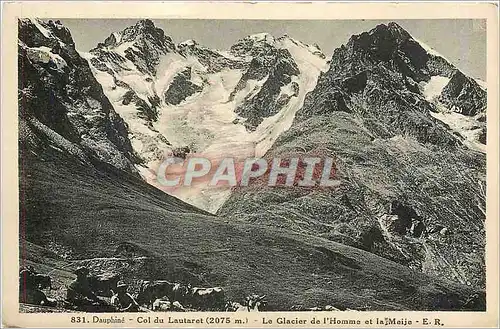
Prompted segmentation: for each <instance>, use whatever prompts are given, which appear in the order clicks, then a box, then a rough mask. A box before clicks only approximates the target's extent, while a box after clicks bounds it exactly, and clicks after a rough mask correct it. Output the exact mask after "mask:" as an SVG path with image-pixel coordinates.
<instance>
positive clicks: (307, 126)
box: [18, 19, 487, 310]
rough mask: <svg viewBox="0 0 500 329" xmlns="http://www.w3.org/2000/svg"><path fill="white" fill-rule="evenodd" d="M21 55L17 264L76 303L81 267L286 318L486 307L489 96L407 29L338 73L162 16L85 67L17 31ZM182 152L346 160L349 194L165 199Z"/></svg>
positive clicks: (343, 172) (111, 41)
mask: <svg viewBox="0 0 500 329" xmlns="http://www.w3.org/2000/svg"><path fill="white" fill-rule="evenodd" d="M18 59H19V61H18V63H19V89H18V90H19V92H18V99H19V150H20V153H19V166H20V176H19V184H20V205H19V206H20V210H21V211H20V214H21V218H20V232H21V246H20V248H21V257H22V259H21V262H28V263H30V264H33V265H35V266H37V267H39V268H41V269H47V270H51V271H52V270H56V273H58V278H57V280H58V282H59V283H60V287H61V289H62V287H63V286H64V284H66V283H67V280H68V279H69V278H70V277H71V275H70V274H69V272H68V270H67V269H68V268H71V267H74V266H76V265H78V264H85V265H87V266H90V267H91V268H92V269H94V270H95V271H104V272H105V271H120V272H121V273H124V275H125V276H126V278H128V279H129V280H131V281H133V280H136V279H137V278H138V277H141V278H144V279H161V278H163V279H172V280H178V281H186V282H190V283H193V284H199V285H211V286H213V285H221V286H223V287H224V288H225V289H226V291H227V293H228V295H229V296H231V297H232V298H236V299H238V298H243V297H244V296H245V294H249V293H253V292H259V293H267V294H268V298H269V307H270V309H272V310H290V309H298V310H300V309H307V308H312V307H318V306H324V305H327V304H329V305H333V306H335V307H337V308H340V309H357V310H436V309H448V310H463V309H474V310H478V309H484V289H485V262H484V247H485V232H484V220H485V191H486V189H485V186H486V154H485V144H486V94H487V91H486V88H485V84H484V83H483V82H482V81H478V80H476V79H473V78H471V77H469V76H467V75H466V74H464V73H463V72H461V71H460V69H459V68H457V67H456V66H454V65H453V64H452V63H450V61H448V60H447V59H446V58H445V57H443V56H442V55H440V54H438V53H436V52H435V51H434V50H433V49H432V48H430V47H429V46H427V45H425V44H424V43H422V42H420V41H418V40H416V39H414V38H413V37H412V36H411V35H410V34H409V33H408V32H407V31H405V30H404V29H403V28H402V27H401V26H399V25H398V24H396V23H389V24H387V25H384V24H382V25H378V26H376V27H374V28H373V29H372V30H370V31H368V32H363V33H361V34H359V35H353V36H352V37H351V38H350V39H349V40H348V41H347V43H346V44H345V45H343V46H341V47H340V48H337V49H335V51H334V52H333V55H332V57H331V58H330V59H327V58H326V56H325V55H324V54H323V52H322V51H321V50H320V49H319V47H318V46H315V45H307V44H304V43H302V42H300V41H298V40H295V39H293V38H292V37H290V36H287V35H284V36H280V37H274V36H272V35H270V34H267V33H261V34H256V35H251V36H248V37H246V38H243V39H241V40H239V41H237V42H236V43H235V44H234V45H233V46H231V47H230V49H229V50H224V51H223V50H215V49H210V48H207V47H205V46H203V45H201V44H199V43H198V42H197V41H194V40H187V41H184V42H182V43H179V44H175V43H174V42H173V40H172V38H171V37H169V36H168V35H167V34H166V33H165V32H164V31H163V30H161V29H159V28H157V27H155V25H154V24H153V22H152V21H150V20H147V19H146V20H140V21H138V22H137V23H136V24H135V25H132V26H130V27H128V28H126V29H124V30H123V31H117V32H115V33H113V34H111V35H110V36H109V37H108V38H106V39H105V40H104V41H103V42H101V43H98V44H97V45H96V47H95V48H93V49H92V50H90V52H88V53H82V52H78V51H77V50H76V48H75V43H74V41H73V39H72V37H71V33H70V31H69V30H68V29H67V28H66V27H64V26H63V25H62V24H61V23H60V22H59V21H55V22H54V21H42V20H39V19H21V20H19V40H18ZM179 154H182V156H184V157H186V156H189V155H192V154H201V155H204V156H207V157H211V158H220V157H225V156H235V157H239V158H245V157H255V156H258V157H264V158H266V159H268V160H271V159H272V158H277V157H278V158H287V157H292V156H300V157H307V156H321V157H331V158H333V159H335V166H336V173H337V177H336V178H337V179H339V180H340V181H341V184H340V185H339V186H338V187H336V188H334V189H318V188H304V187H301V186H293V187H291V188H290V187H284V186H277V187H273V188H270V187H268V186H266V184H264V182H265V180H266V177H262V178H260V179H259V180H256V183H255V184H252V185H250V186H248V187H234V188H223V189H220V188H219V189H213V188H210V187H208V186H204V185H200V186H196V187H183V188H179V189H176V190H175V191H166V192H168V193H169V194H167V193H165V191H161V189H162V186H161V185H159V184H158V182H157V181H156V174H155V170H156V168H157V166H158V165H159V163H161V162H162V161H163V160H164V159H165V158H166V157H169V156H172V155H179ZM170 194H171V195H170ZM415 222H418V223H420V224H419V225H420V227H421V229H420V230H414V229H413V226H412V225H413V223H415ZM124 244H127V245H132V246H133V250H134V252H135V253H136V254H137V255H139V256H144V257H139V258H134V259H132V260H128V261H126V262H124V261H120V260H116V259H117V258H116V256H117V250H121V246H123V245H124ZM55 293H58V292H57V289H56V292H55Z"/></svg>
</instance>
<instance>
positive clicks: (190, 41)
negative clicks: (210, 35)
mask: <svg viewBox="0 0 500 329" xmlns="http://www.w3.org/2000/svg"><path fill="white" fill-rule="evenodd" d="M197 45H198V42H196V41H195V40H193V39H188V40H185V41H183V42H181V43H179V44H178V45H177V47H178V48H184V47H195V46H197Z"/></svg>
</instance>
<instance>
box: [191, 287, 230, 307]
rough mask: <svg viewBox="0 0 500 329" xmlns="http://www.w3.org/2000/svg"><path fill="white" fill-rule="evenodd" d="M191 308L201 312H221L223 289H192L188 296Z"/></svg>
mask: <svg viewBox="0 0 500 329" xmlns="http://www.w3.org/2000/svg"><path fill="white" fill-rule="evenodd" d="M188 296H189V297H188V298H189V303H190V305H191V306H193V307H194V308H197V309H201V310H221V309H223V308H224V289H222V288H221V287H214V288H199V287H193V288H191V289H190V293H189V295H188Z"/></svg>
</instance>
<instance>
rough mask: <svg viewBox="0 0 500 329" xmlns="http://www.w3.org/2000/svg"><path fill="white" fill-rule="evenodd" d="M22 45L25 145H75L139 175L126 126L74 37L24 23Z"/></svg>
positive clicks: (59, 28) (21, 99)
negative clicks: (27, 143)
mask: <svg viewBox="0 0 500 329" xmlns="http://www.w3.org/2000/svg"><path fill="white" fill-rule="evenodd" d="M18 44H19V46H18V50H19V53H18V60H19V72H20V74H19V104H20V108H19V117H20V118H19V119H20V125H23V129H22V131H23V132H24V133H26V135H24V133H23V134H21V136H20V142H21V143H24V142H26V141H27V140H24V138H28V136H29V135H30V134H35V135H38V136H39V137H40V138H41V139H40V140H39V142H40V143H41V140H45V139H47V138H49V140H52V142H51V143H52V145H53V146H55V147H59V148H64V147H65V146H64V145H66V146H67V147H69V146H68V145H73V147H74V148H81V149H82V150H83V152H84V153H88V154H89V155H92V156H96V157H97V158H99V159H101V160H102V161H105V162H108V163H110V164H112V165H114V166H116V167H118V168H120V169H123V170H127V171H133V172H135V169H134V167H133V163H134V161H135V156H134V155H133V152H132V147H131V144H130V141H129V139H128V137H127V134H128V132H127V127H126V124H125V123H124V122H123V120H122V119H121V118H120V117H119V116H118V115H117V114H116V112H115V111H114V109H113V107H112V105H111V103H110V102H109V100H108V98H107V97H106V96H105V95H104V93H103V90H102V87H101V86H100V85H99V83H98V82H97V81H96V79H95V78H94V76H93V75H92V72H91V70H90V67H89V65H88V63H87V61H86V60H84V59H83V58H81V57H80V55H79V54H78V52H77V51H76V50H75V46H74V43H73V40H72V38H71V35H70V33H69V31H68V30H67V29H66V28H65V27H63V26H62V25H60V24H59V23H58V22H57V21H56V23H53V22H52V21H49V22H43V21H40V20H31V19H22V20H19V43H18ZM43 127H46V128H43ZM47 129H48V130H47ZM27 130H30V131H31V133H28V131H27ZM47 134H49V135H50V136H52V137H50V136H48V135H47ZM42 135H43V136H42ZM55 136H59V137H55ZM56 140H58V141H59V142H56ZM64 140H66V142H64ZM31 141H32V142H33V141H34V140H33V139H31ZM32 146H34V145H31V146H30V147H32ZM38 146H40V145H38ZM23 147H28V146H27V145H26V144H24V146H23Z"/></svg>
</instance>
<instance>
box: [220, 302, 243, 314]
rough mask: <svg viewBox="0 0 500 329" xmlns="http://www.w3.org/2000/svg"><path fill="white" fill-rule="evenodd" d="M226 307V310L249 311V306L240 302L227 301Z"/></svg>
mask: <svg viewBox="0 0 500 329" xmlns="http://www.w3.org/2000/svg"><path fill="white" fill-rule="evenodd" d="M224 309H225V310H226V312H248V307H247V306H245V305H241V304H240V303H238V302H227V303H226V306H225V307H224Z"/></svg>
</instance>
